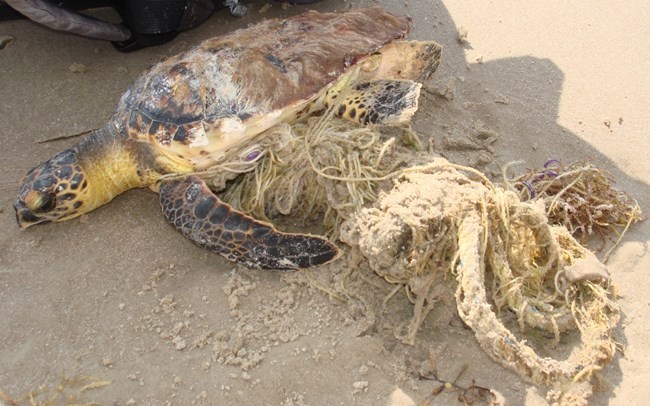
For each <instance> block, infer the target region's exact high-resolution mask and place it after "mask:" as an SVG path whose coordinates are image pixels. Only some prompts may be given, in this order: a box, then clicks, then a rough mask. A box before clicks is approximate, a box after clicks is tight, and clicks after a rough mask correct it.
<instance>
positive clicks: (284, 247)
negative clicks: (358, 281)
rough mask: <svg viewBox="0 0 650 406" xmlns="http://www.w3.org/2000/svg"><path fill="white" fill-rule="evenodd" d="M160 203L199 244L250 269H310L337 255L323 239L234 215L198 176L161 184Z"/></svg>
mask: <svg viewBox="0 0 650 406" xmlns="http://www.w3.org/2000/svg"><path fill="white" fill-rule="evenodd" d="M160 204H161V205H162V209H163V213H164V214H165V218H166V219H167V221H169V223H171V224H172V225H174V226H175V227H176V228H177V229H178V230H179V231H180V232H181V233H183V235H184V236H186V237H187V238H189V239H190V240H192V241H194V242H195V243H196V244H197V245H198V246H200V247H203V248H207V249H209V250H210V251H213V252H216V253H218V254H221V255H223V256H224V257H226V258H227V259H229V260H231V261H235V262H239V263H242V264H244V265H246V266H248V267H251V268H263V269H278V270H281V269H285V270H287V269H298V268H309V267H312V266H316V265H322V264H326V263H328V262H330V261H333V260H334V259H336V258H338V256H339V250H338V248H337V247H336V245H334V244H332V243H331V242H329V241H327V240H326V239H324V238H321V237H318V236H313V235H308V234H290V233H283V232H280V231H278V230H277V229H275V227H273V226H272V225H270V224H268V223H264V222H261V221H257V220H255V219H253V218H252V217H249V216H247V215H245V214H243V213H241V212H238V211H236V210H235V209H233V208H232V207H231V206H229V205H228V204H226V203H224V202H222V201H221V200H219V198H218V197H217V196H215V195H214V194H213V193H212V191H211V190H210V189H209V188H208V186H207V185H206V184H205V182H204V181H203V180H201V179H200V178H199V177H197V176H189V177H187V178H183V179H176V180H165V181H163V182H162V183H161V185H160Z"/></svg>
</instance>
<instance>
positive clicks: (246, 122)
mask: <svg viewBox="0 0 650 406" xmlns="http://www.w3.org/2000/svg"><path fill="white" fill-rule="evenodd" d="M408 26H409V18H407V17H403V16H397V15H393V14H391V13H388V12H386V11H384V10H382V9H380V8H367V9H357V10H351V11H346V12H340V13H318V12H315V11H309V12H306V13H304V14H301V15H298V16H295V17H292V18H288V19H273V20H266V21H263V22H261V23H259V24H256V25H254V26H251V27H249V28H246V29H242V30H238V31H234V32H232V33H231V34H229V35H226V36H223V37H217V38H213V39H209V40H206V41H204V42H203V43H201V44H200V45H199V46H198V47H196V48H194V49H191V50H189V51H187V52H184V53H182V54H180V55H177V56H175V57H171V58H169V59H167V60H164V61H162V62H160V63H158V64H157V65H155V66H153V67H152V68H151V69H150V70H149V71H148V72H146V73H145V74H144V75H142V76H141V77H140V78H139V79H137V80H136V81H135V83H134V84H133V85H132V86H131V87H130V88H129V89H128V90H127V91H126V93H125V94H124V95H123V96H122V98H121V100H120V102H119V105H118V108H117V111H116V112H115V114H114V115H113V116H112V118H111V119H110V121H109V122H108V123H107V125H106V126H104V127H102V128H100V129H98V130H95V131H93V132H92V133H91V134H90V135H88V136H87V137H86V138H84V139H83V140H81V141H80V142H79V143H78V144H76V145H75V146H73V147H72V148H69V149H66V150H64V151H63V152H61V153H59V154H57V155H55V156H54V157H53V158H51V159H50V160H48V161H46V162H45V163H43V164H41V165H39V166H37V167H36V168H34V169H32V170H31V171H29V173H27V175H26V176H25V178H23V180H22V181H21V184H20V186H19V194H18V199H17V200H16V202H15V205H14V207H15V210H16V217H17V221H18V224H19V225H20V227H21V228H25V227H28V226H30V225H34V224H40V223H46V222H50V221H62V220H67V219H72V218H74V217H77V216H79V215H80V214H82V213H86V212H88V211H90V210H93V209H95V208H97V207H99V206H101V205H103V204H105V203H107V202H109V201H110V200H111V199H113V198H114V197H115V196H117V195H118V194H120V193H122V192H124V191H126V190H129V189H132V188H137V187H150V188H151V189H152V190H154V191H157V192H159V193H160V203H161V205H162V210H163V213H164V215H165V217H166V218H167V220H168V221H169V222H170V223H171V224H172V225H174V226H175V227H176V228H177V229H178V230H179V231H181V232H182V233H183V234H184V235H185V236H187V237H188V238H190V239H191V240H192V241H194V242H195V243H196V244H198V245H199V246H201V247H205V248H208V249H210V250H212V251H214V252H217V253H219V254H221V255H223V256H225V257H226V258H228V259H230V260H233V261H237V262H240V263H244V264H245V265H247V266H249V267H256V268H267V269H295V268H305V267H310V266H315V265H320V264H324V263H327V262H329V261H332V260H333V259H335V258H336V257H337V256H338V249H337V247H336V246H335V245H334V244H332V243H331V242H329V241H327V240H326V239H324V238H321V237H318V236H313V235H306V234H289V233H283V232H280V231H278V230H276V229H275V228H274V227H273V226H272V225H271V224H267V223H264V222H261V221H257V220H255V219H253V218H251V217H249V216H247V215H245V214H243V213H240V212H238V211H236V210H235V209H233V208H232V207H230V206H229V205H227V204H225V203H224V202H222V201H220V200H219V199H218V198H217V197H216V196H215V195H214V194H213V193H212V191H211V190H210V189H209V188H208V186H207V184H206V183H205V182H204V181H203V180H202V179H201V178H200V177H199V176H197V175H195V174H196V173H197V172H201V171H204V170H206V169H208V168H211V167H214V166H215V165H218V164H220V163H223V162H228V161H229V160H233V159H237V160H241V158H240V156H241V154H243V153H244V151H246V147H247V146H250V145H251V144H252V143H254V142H255V140H256V139H258V138H259V137H263V136H264V135H265V131H266V130H267V129H269V128H271V127H273V126H274V125H277V124H278V123H283V122H291V121H294V120H297V119H300V118H302V117H305V116H307V115H309V114H311V113H313V112H316V111H319V110H322V109H323V108H325V107H328V106H333V105H334V103H337V104H336V107H333V108H334V109H335V114H337V115H338V116H340V117H344V118H347V119H348V120H351V121H355V122H358V123H360V124H395V123H400V122H404V121H406V120H409V119H410V117H411V116H412V114H413V113H414V112H415V110H416V109H417V99H418V96H419V91H420V86H421V84H420V83H417V82H416V81H422V80H424V79H425V78H427V77H428V76H429V75H430V74H431V73H432V72H433V71H434V70H435V68H436V67H437V65H438V63H439V54H440V47H439V46H438V45H437V44H436V43H434V42H417V41H398V40H399V39H401V38H403V37H404V35H405V34H406V33H407V32H408ZM343 90H344V91H343ZM339 96H340V97H339ZM170 175H174V176H170ZM179 175H182V176H179Z"/></svg>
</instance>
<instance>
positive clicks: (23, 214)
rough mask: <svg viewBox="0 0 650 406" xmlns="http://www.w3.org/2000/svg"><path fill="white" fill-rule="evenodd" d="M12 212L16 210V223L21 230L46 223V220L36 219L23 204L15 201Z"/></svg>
mask: <svg viewBox="0 0 650 406" xmlns="http://www.w3.org/2000/svg"><path fill="white" fill-rule="evenodd" d="M14 210H16V221H17V222H18V227H20V228H21V229H25V228H27V227H29V226H33V225H36V224H42V223H45V222H47V220H46V219H42V218H38V217H37V216H36V215H35V214H34V213H32V211H31V210H29V209H28V208H27V207H26V206H25V203H24V202H22V201H20V200H17V201H16V203H15V204H14Z"/></svg>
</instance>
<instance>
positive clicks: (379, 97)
mask: <svg viewBox="0 0 650 406" xmlns="http://www.w3.org/2000/svg"><path fill="white" fill-rule="evenodd" d="M421 87H422V85H421V84H420V83H417V82H414V81H412V80H388V79H377V80H372V81H369V82H363V83H359V84H356V85H354V86H352V88H351V89H350V90H348V91H346V92H344V93H343V94H344V95H345V98H344V99H343V100H341V102H340V104H339V106H338V107H336V110H335V113H336V115H337V116H339V117H342V118H345V119H347V120H350V121H352V122H355V123H359V124H364V125H366V124H382V125H398V124H402V123H406V122H408V121H409V120H410V119H411V117H412V116H413V114H414V113H415V111H416V110H417V109H418V98H419V97H420V88H421ZM337 93H338V92H337ZM337 93H334V94H328V95H327V96H326V98H325V104H326V105H328V104H330V103H333V102H335V101H336V99H337V97H338V94H337Z"/></svg>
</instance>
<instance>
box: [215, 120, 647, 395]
mask: <svg viewBox="0 0 650 406" xmlns="http://www.w3.org/2000/svg"><path fill="white" fill-rule="evenodd" d="M269 131H270V133H269V134H267V136H265V137H262V138H260V139H261V140H263V141H260V143H259V144H256V145H254V146H252V147H251V148H250V149H249V150H247V151H245V152H244V153H242V154H241V156H242V157H245V158H243V159H242V160H241V161H239V162H234V163H232V162H231V163H230V164H229V167H228V168H225V169H224V168H218V169H220V170H221V171H220V172H219V173H220V174H221V175H220V176H216V177H213V182H214V185H215V188H217V189H221V188H223V186H224V185H225V184H226V182H230V184H229V185H228V187H227V191H226V192H224V193H223V194H222V199H224V200H225V201H227V202H228V203H230V204H232V205H233V206H235V207H238V208H239V209H241V210H244V211H246V212H248V213H251V214H253V215H255V216H256V217H258V218H268V217H273V216H275V215H277V214H283V215H287V214H292V216H302V217H303V218H305V219H310V218H311V219H322V225H323V228H324V230H325V232H326V233H327V234H328V235H329V236H330V237H332V238H339V239H340V240H341V241H343V242H344V243H345V244H347V245H348V246H349V247H350V250H349V255H348V257H349V258H355V259H354V261H357V262H358V261H365V262H366V263H367V264H368V266H369V267H370V268H371V269H372V270H373V271H374V272H375V273H376V274H377V275H379V276H381V277H382V278H384V279H385V280H386V281H388V282H389V283H391V284H395V285H396V286H397V287H398V288H399V287H400V286H401V287H403V288H404V289H406V292H407V296H408V297H409V299H410V300H411V301H412V302H413V306H414V307H413V309H414V312H413V318H412V320H411V321H410V323H409V324H408V327H407V329H406V331H405V332H403V333H402V334H400V335H399V337H400V338H401V339H402V340H403V341H404V342H406V343H410V344H413V343H415V342H416V340H423V339H426V337H422V336H421V335H418V331H419V329H420V326H421V325H422V323H423V321H424V320H425V318H426V316H427V314H428V313H429V312H430V311H431V309H432V308H433V304H434V303H436V302H437V301H438V299H439V298H438V297H437V296H438V295H439V290H438V289H437V286H439V285H440V284H450V283H451V284H452V285H453V286H454V290H455V299H456V303H455V305H456V308H457V311H458V314H459V316H460V317H461V319H462V320H463V321H464V322H465V323H466V324H467V325H468V326H469V327H470V328H471V329H472V330H473V332H474V335H475V337H476V339H477V341H478V343H479V344H480V345H481V347H482V348H483V349H484V350H485V351H486V352H487V353H488V354H489V355H490V356H491V357H492V358H493V359H494V360H496V361H497V362H499V363H501V364H502V365H505V366H507V367H509V368H511V369H513V370H515V371H517V372H518V373H519V374H520V375H521V376H522V377H523V378H525V379H527V380H529V381H531V382H533V383H535V384H540V385H546V386H547V387H549V389H550V390H549V392H548V396H549V400H552V401H559V402H575V403H584V402H585V399H586V398H587V397H588V396H590V394H591V390H592V384H593V379H594V377H595V375H596V373H597V372H598V371H599V370H601V369H602V368H603V367H604V366H605V365H607V364H608V363H609V362H611V360H612V357H613V355H614V352H615V349H616V346H615V342H614V339H613V338H612V331H613V329H614V328H615V326H616V325H617V323H618V321H619V318H620V315H619V309H618V306H617V304H616V294H615V290H614V288H613V286H612V284H611V281H610V277H609V274H608V271H607V268H606V267H605V265H603V264H602V263H601V262H600V261H599V260H598V259H597V258H596V257H595V256H594V254H593V253H591V252H590V251H588V250H587V249H585V248H583V246H582V245H581V244H580V243H579V242H578V241H577V240H576V239H575V237H574V236H573V234H574V233H576V232H586V233H587V234H589V233H590V232H592V230H594V227H595V226H596V225H598V227H600V228H601V229H602V228H603V227H604V228H611V227H616V226H622V227H623V228H625V229H626V228H627V227H628V226H629V224H631V223H632V222H634V221H637V220H639V218H640V212H639V210H638V207H636V206H635V205H634V204H633V202H632V200H631V199H629V197H628V196H627V195H625V194H624V193H622V192H620V191H617V190H615V189H614V188H613V186H612V184H611V182H609V180H608V179H609V178H607V177H606V176H605V175H602V172H600V171H598V170H597V169H596V168H594V167H592V166H582V167H576V166H569V167H566V168H564V167H560V166H557V165H556V166H554V167H553V168H552V169H549V168H548V165H547V167H546V168H544V169H543V170H542V172H543V173H537V172H532V171H531V172H530V173H529V174H527V175H525V176H524V177H519V178H510V179H508V181H507V182H506V185H505V186H497V185H494V184H493V183H492V182H491V181H490V180H488V179H487V178H486V177H485V176H484V175H483V174H482V173H481V172H479V171H477V170H475V169H472V168H470V167H464V166H460V165H454V164H452V163H450V162H448V161H446V160H445V159H442V158H435V157H432V156H431V154H429V153H427V152H425V151H422V148H421V144H420V141H419V139H418V136H417V135H416V134H414V133H413V132H412V131H411V130H409V129H406V128H390V129H388V128H368V127H365V128H358V127H356V126H353V125H350V124H348V123H347V122H344V121H342V120H339V119H336V118H334V117H332V114H331V111H329V112H326V113H325V114H324V115H323V116H321V117H313V118H311V119H310V120H308V121H306V122H303V123H298V124H295V125H293V126H289V125H284V126H278V127H276V128H274V129H271V130H269ZM264 140H266V141H264ZM549 171H552V173H549ZM239 173H244V175H243V176H236V175H238V174H239ZM235 176H236V177H235ZM594 179H596V183H594ZM529 186H530V187H529ZM533 187H535V188H536V189H533ZM599 199H601V200H599ZM596 201H598V202H600V205H598V208H594V207H593V206H592V205H593V202H596ZM578 203H579V204H578ZM599 213H600V214H599ZM604 213H606V214H604ZM603 216H607V224H605V222H604V221H603V218H604V217H603ZM603 225H604V226H603ZM622 231H623V230H619V232H622ZM351 261H352V260H351ZM349 272H354V268H353V267H352V268H351V269H350V271H349ZM504 309H509V310H511V311H512V312H514V313H515V314H516V315H517V322H518V324H519V330H520V332H519V334H520V335H521V334H525V333H526V331H528V332H531V331H539V330H541V331H546V332H548V333H550V335H551V336H552V337H553V340H554V341H555V343H557V342H558V341H559V340H560V336H561V334H562V333H563V332H566V331H569V330H577V331H578V332H579V334H580V345H579V348H577V349H576V350H575V351H573V352H572V354H571V355H570V356H569V357H568V358H566V359H564V360H559V359H554V358H551V357H543V356H540V355H538V354H537V352H536V351H535V350H534V349H533V348H532V347H531V346H529V345H528V343H527V341H526V340H525V339H521V338H518V337H517V336H515V334H513V332H512V331H511V330H510V329H508V328H507V327H506V324H505V323H504V322H503V321H502V320H501V317H500V316H501V314H502V313H501V312H502V310H504Z"/></svg>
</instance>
